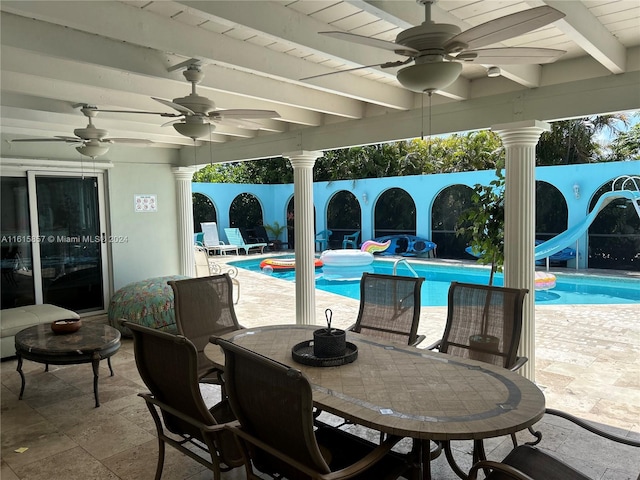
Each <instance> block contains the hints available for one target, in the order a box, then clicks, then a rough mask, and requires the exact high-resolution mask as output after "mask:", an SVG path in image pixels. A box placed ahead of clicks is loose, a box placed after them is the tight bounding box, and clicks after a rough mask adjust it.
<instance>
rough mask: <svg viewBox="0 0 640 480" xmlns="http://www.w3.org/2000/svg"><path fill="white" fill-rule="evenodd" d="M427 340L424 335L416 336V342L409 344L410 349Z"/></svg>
mask: <svg viewBox="0 0 640 480" xmlns="http://www.w3.org/2000/svg"><path fill="white" fill-rule="evenodd" d="M425 338H427V337H426V336H425V335H418V336H417V337H416V340H415V341H414V342H413V343H412V344H411V346H412V347H417V346H418V344H419V343H420V342H423V341H424V339H425Z"/></svg>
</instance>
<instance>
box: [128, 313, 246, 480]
mask: <svg viewBox="0 0 640 480" xmlns="http://www.w3.org/2000/svg"><path fill="white" fill-rule="evenodd" d="M123 325H124V326H126V327H127V328H129V329H130V330H131V332H132V334H133V345H134V352H135V359H136V365H137V367H138V372H139V373H140V377H141V378H142V380H143V381H144V383H145V385H146V386H147V388H148V389H149V392H150V393H140V394H139V395H140V396H141V397H142V398H143V399H144V401H145V402H146V404H147V408H148V409H149V412H150V413H151V416H152V417H153V421H154V422H155V425H156V432H157V436H158V463H157V467H156V475H155V479H156V480H160V478H161V476H162V470H163V466H164V455H165V444H168V445H170V446H172V447H174V448H176V449H177V450H179V451H180V452H182V453H184V454H186V455H188V456H189V457H191V458H193V459H194V460H196V461H197V462H199V463H200V464H202V465H204V466H205V467H207V468H208V469H210V470H211V471H213V478H214V479H215V480H219V479H220V478H221V477H220V474H221V472H226V471H229V470H231V469H233V468H236V467H239V466H241V465H242V463H243V461H244V460H243V457H242V455H241V453H240V450H239V448H238V445H237V443H236V442H235V439H234V438H233V435H232V434H231V432H230V431H229V430H228V429H225V425H224V424H225V423H228V422H234V421H235V416H234V415H233V412H232V411H231V408H230V407H229V403H228V401H227V400H226V399H225V400H223V401H222V402H220V403H218V404H216V405H214V406H213V407H212V408H207V406H206V405H205V402H204V400H203V399H202V395H201V394H200V388H199V384H198V375H197V365H198V361H197V352H196V347H195V346H194V345H193V343H191V342H190V341H189V340H188V339H186V338H185V337H183V336H180V335H172V334H170V333H166V332H161V331H159V330H155V329H152V328H147V327H143V326H141V325H138V324H136V323H131V322H123ZM160 417H162V418H160ZM169 432H170V433H171V434H172V435H169V434H168V433H169ZM175 436H177V437H179V439H176V438H175ZM188 446H189V447H190V448H188ZM198 453H201V454H200V455H199V454H198ZM202 453H204V454H208V456H209V458H210V459H209V458H207V457H206V456H203V455H202Z"/></svg>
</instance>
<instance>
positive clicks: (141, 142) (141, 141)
mask: <svg viewBox="0 0 640 480" xmlns="http://www.w3.org/2000/svg"><path fill="white" fill-rule="evenodd" d="M102 141H103V142H108V143H117V144H121V145H131V146H134V147H136V146H139V147H146V146H148V145H153V144H154V143H155V142H153V141H151V140H147V139H146V138H105V139H103V140H102Z"/></svg>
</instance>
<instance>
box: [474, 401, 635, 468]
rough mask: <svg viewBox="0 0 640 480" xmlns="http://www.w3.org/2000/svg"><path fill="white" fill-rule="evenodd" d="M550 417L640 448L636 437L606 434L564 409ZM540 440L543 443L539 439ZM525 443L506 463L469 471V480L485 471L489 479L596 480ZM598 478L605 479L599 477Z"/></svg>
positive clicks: (550, 412)
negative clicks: (559, 418) (556, 417)
mask: <svg viewBox="0 0 640 480" xmlns="http://www.w3.org/2000/svg"><path fill="white" fill-rule="evenodd" d="M545 413H546V414H547V415H554V416H558V417H561V418H564V419H566V420H568V421H570V422H571V423H573V424H575V425H578V426H580V427H582V428H584V429H585V430H587V431H589V432H591V433H594V434H596V435H598V436H600V437H603V438H606V439H608V440H611V441H613V442H615V443H618V444H621V445H630V446H632V447H640V441H638V440H635V439H633V438H632V437H620V436H618V435H615V434H612V433H609V432H605V431H603V430H601V429H599V428H597V427H595V426H594V425H593V424H591V423H589V422H585V421H584V420H582V419H580V418H577V417H574V416H573V415H570V414H568V413H566V412H563V411H560V410H553V409H550V408H548V409H546V411H545ZM580 438H581V439H585V449H584V451H587V452H588V449H589V447H588V446H587V445H586V441H587V440H588V439H587V438H586V436H585V435H581V436H580ZM538 441H539V440H538ZM537 443H538V442H535V443H534V444H524V445H520V446H518V447H516V448H514V449H513V450H512V451H511V452H510V453H509V454H508V455H507V456H506V457H505V458H504V460H502V462H494V461H489V460H484V461H480V462H477V463H476V464H475V465H473V467H471V470H470V471H469V477H468V478H469V480H476V478H477V474H478V471H479V470H481V469H482V470H483V471H484V472H485V475H487V476H486V477H483V478H486V480H506V479H516V480H522V479H525V480H592V479H591V477H588V476H586V475H585V474H583V473H581V472H579V471H578V470H576V469H575V468H573V467H572V466H570V465H569V464H567V463H566V462H565V461H563V460H561V459H560V458H559V457H557V456H556V454H552V453H550V452H549V451H545V450H543V449H541V448H538V447H536V446H533V445H535V444H537ZM597 478H601V477H600V475H598V477H597Z"/></svg>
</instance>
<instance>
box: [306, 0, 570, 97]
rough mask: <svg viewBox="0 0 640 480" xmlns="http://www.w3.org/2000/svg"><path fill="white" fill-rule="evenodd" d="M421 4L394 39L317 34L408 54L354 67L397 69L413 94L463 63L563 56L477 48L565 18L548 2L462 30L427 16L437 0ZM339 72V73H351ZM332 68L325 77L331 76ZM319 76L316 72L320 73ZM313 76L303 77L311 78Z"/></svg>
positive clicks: (443, 82)
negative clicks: (415, 20)
mask: <svg viewBox="0 0 640 480" xmlns="http://www.w3.org/2000/svg"><path fill="white" fill-rule="evenodd" d="M416 1H417V2H418V3H419V4H420V5H424V7H425V20H424V22H423V23H422V24H420V25H418V26H415V27H411V28H408V29H406V30H404V31H402V32H400V33H399V34H398V35H397V37H396V40H395V42H389V41H386V40H380V39H377V38H372V37H365V36H362V35H356V34H353V33H348V32H340V31H330V32H319V33H320V34H322V35H327V36H330V37H333V38H339V39H343V40H348V41H350V42H355V43H360V44H363V45H368V46H371V47H377V48H382V49H385V50H391V51H393V52H395V53H396V54H398V55H402V56H405V57H407V58H406V59H405V60H399V61H396V62H386V63H382V64H378V65H367V66H364V67H356V68H353V69H350V70H351V71H352V70H357V69H360V68H370V67H381V68H391V67H401V66H404V65H408V64H409V63H411V62H413V65H408V66H406V67H404V68H402V69H400V70H399V71H398V73H397V74H396V77H397V79H398V81H399V82H400V83H401V84H402V85H403V86H404V87H405V88H407V89H409V90H412V91H414V92H420V93H422V92H427V93H429V92H434V91H435V90H441V89H443V88H445V87H447V86H449V85H451V84H452V83H453V82H454V81H455V80H456V79H457V78H458V77H459V76H460V73H461V72H462V64H463V63H471V62H473V63H480V64H484V65H489V66H495V65H515V64H543V63H551V62H553V61H555V60H556V59H557V58H558V57H560V56H561V55H563V54H564V53H565V52H564V51H563V50H555V49H550V48H526V47H505V48H481V47H485V46H487V45H492V44H495V43H498V42H502V41H504V40H507V39H510V38H513V37H517V36H519V35H523V34H525V33H527V32H530V31H532V30H535V29H537V28H540V27H543V26H545V25H548V24H550V23H552V22H555V21H556V20H559V19H561V18H562V17H564V16H565V15H564V13H562V12H560V11H558V10H556V9H555V8H552V7H549V6H542V7H536V8H532V9H529V10H524V11H521V12H517V13H513V14H511V15H506V16H504V17H500V18H497V19H495V20H491V21H489V22H486V23H483V24H480V25H478V26H475V27H472V28H470V29H468V30H465V31H464V32H461V30H460V28H459V27H458V26H457V25H450V24H445V23H435V22H433V21H432V20H431V5H432V4H433V3H435V1H436V0H416ZM350 70H343V71H350ZM333 73H341V72H331V73H328V74H324V75H331V74H333ZM319 76H323V75H317V76H315V77H319ZM315 77H307V78H306V79H309V78H315Z"/></svg>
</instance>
